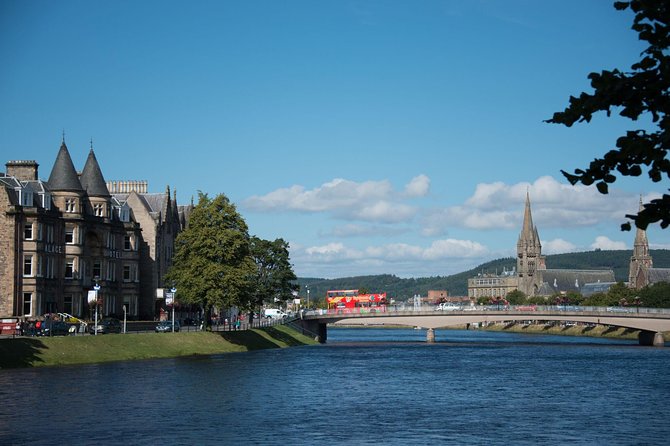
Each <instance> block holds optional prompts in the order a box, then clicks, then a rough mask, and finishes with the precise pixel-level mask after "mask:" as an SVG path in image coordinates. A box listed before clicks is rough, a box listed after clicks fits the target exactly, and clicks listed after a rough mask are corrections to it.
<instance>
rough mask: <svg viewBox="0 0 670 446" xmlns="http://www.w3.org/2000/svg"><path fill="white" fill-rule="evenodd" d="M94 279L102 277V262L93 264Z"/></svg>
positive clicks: (98, 261)
mask: <svg viewBox="0 0 670 446" xmlns="http://www.w3.org/2000/svg"><path fill="white" fill-rule="evenodd" d="M93 277H94V278H95V277H97V278H101V277H102V262H101V261H100V260H96V261H95V262H93Z"/></svg>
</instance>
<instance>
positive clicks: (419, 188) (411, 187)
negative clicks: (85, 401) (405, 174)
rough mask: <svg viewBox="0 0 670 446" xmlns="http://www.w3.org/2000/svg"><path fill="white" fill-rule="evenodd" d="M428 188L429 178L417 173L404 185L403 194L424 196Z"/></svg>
mask: <svg viewBox="0 0 670 446" xmlns="http://www.w3.org/2000/svg"><path fill="white" fill-rule="evenodd" d="M429 189H430V178H428V177H427V176H426V175H423V174H421V175H419V176H416V177H414V178H412V180H411V181H410V182H409V183H407V185H405V195H406V196H408V197H425V196H426V195H427V194H428V190H429Z"/></svg>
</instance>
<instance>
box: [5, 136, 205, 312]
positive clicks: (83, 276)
mask: <svg viewBox="0 0 670 446" xmlns="http://www.w3.org/2000/svg"><path fill="white" fill-rule="evenodd" d="M5 166H6V173H0V317H1V316H18V317H22V318H29V317H38V316H41V315H43V314H45V313H57V312H62V313H68V314H71V315H74V316H78V317H88V316H89V313H90V308H91V306H92V305H97V306H98V311H99V312H100V313H101V314H102V315H103V316H106V315H109V316H121V315H122V314H123V313H124V312H125V313H126V314H127V316H128V317H129V318H131V319H153V318H154V317H155V316H156V314H157V313H158V311H159V309H160V307H161V306H162V305H163V304H164V301H163V300H162V295H161V293H160V291H161V290H162V287H164V286H165V285H166V284H164V283H162V277H163V275H164V274H165V272H166V271H167V268H168V267H169V266H170V264H171V261H172V253H173V248H174V241H175V238H176V236H177V234H178V233H179V231H180V230H181V229H182V228H183V227H184V226H185V225H186V224H187V219H188V215H189V213H190V209H191V208H192V204H191V205H190V206H177V204H176V193H175V195H174V196H173V197H171V196H170V191H169V188H167V190H166V192H165V194H148V193H147V192H146V187H147V185H146V182H142V181H117V182H110V183H107V182H106V181H105V179H104V177H103V174H102V170H101V168H100V165H99V164H98V161H97V159H96V156H95V153H94V151H93V147H91V149H90V151H89V153H88V157H87V159H86V162H85V164H84V168H83V169H82V170H81V171H80V172H78V171H77V170H76V169H75V167H74V163H73V162H72V158H71V157H70V152H69V150H68V147H67V145H66V144H65V138H63V141H62V143H61V146H60V149H59V151H58V153H57V156H56V161H55V162H54V164H53V167H52V169H51V173H50V175H49V179H48V180H47V181H43V180H41V179H40V178H39V171H38V167H39V165H38V164H37V162H35V161H24V160H19V161H8V162H7V163H6V165H5ZM110 186H112V190H111V192H110ZM94 290H95V292H93V291H94Z"/></svg>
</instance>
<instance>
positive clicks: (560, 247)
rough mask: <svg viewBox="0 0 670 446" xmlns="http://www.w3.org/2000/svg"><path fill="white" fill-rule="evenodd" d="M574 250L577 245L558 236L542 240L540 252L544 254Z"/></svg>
mask: <svg viewBox="0 0 670 446" xmlns="http://www.w3.org/2000/svg"><path fill="white" fill-rule="evenodd" d="M576 250H577V246H575V245H574V244H572V243H570V242H568V241H566V240H563V239H560V238H557V239H554V240H549V241H543V242H542V254H545V255H546V254H563V253H566V252H574V251H576Z"/></svg>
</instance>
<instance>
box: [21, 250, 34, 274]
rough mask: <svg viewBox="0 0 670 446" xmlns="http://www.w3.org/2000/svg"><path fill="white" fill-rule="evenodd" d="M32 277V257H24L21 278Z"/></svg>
mask: <svg viewBox="0 0 670 446" xmlns="http://www.w3.org/2000/svg"><path fill="white" fill-rule="evenodd" d="M32 275H33V256H32V255H25V256H23V276H24V277H32Z"/></svg>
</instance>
